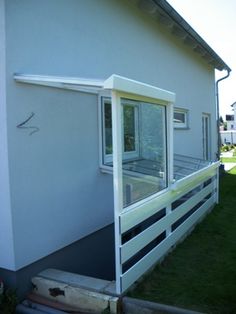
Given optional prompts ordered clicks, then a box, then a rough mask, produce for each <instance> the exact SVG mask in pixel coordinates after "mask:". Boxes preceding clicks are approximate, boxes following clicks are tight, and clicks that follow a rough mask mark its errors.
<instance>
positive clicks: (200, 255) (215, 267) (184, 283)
mask: <svg viewBox="0 0 236 314" xmlns="http://www.w3.org/2000/svg"><path fill="white" fill-rule="evenodd" d="M235 187H236V168H234V169H232V170H231V171H230V172H229V173H227V174H225V175H224V176H223V177H222V178H221V182H220V191H221V192H220V204H219V205H217V206H216V207H215V208H214V210H213V211H212V212H211V214H209V215H208V216H207V217H206V218H205V219H204V220H203V221H202V222H201V223H200V224H199V225H198V226H197V227H196V228H195V230H194V231H193V233H192V234H191V235H190V236H189V237H188V238H187V239H186V240H185V241H184V242H182V243H181V244H179V245H178V246H177V248H176V249H175V250H174V251H173V252H172V253H171V254H169V255H168V256H167V257H166V259H165V260H164V262H163V263H162V264H161V265H158V266H157V267H156V268H155V269H154V271H152V272H151V273H150V274H149V275H148V276H147V277H146V278H145V279H144V281H143V282H142V283H140V284H139V285H138V286H137V287H136V289H135V290H134V291H132V292H130V293H129V296H131V297H135V298H141V299H146V300H149V301H154V302H159V303H164V304H169V305H175V306H179V307H183V308H187V309H192V310H195V311H200V312H204V313H218V314H230V313H232V314H233V313H236V195H235Z"/></svg>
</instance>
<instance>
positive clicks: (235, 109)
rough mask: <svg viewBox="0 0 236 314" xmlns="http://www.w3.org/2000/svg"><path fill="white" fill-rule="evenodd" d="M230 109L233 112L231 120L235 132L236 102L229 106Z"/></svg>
mask: <svg viewBox="0 0 236 314" xmlns="http://www.w3.org/2000/svg"><path fill="white" fill-rule="evenodd" d="M231 107H232V110H233V111H234V114H233V117H234V119H233V121H234V122H233V125H234V128H233V129H234V130H236V101H235V102H234V103H233V104H232V105H231Z"/></svg>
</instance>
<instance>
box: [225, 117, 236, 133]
mask: <svg viewBox="0 0 236 314" xmlns="http://www.w3.org/2000/svg"><path fill="white" fill-rule="evenodd" d="M225 121H226V128H227V130H235V127H234V115H233V114H227V115H226V116H225Z"/></svg>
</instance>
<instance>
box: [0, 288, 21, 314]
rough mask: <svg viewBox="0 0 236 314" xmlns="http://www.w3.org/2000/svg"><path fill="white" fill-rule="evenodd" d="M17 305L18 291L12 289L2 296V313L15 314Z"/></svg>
mask: <svg viewBox="0 0 236 314" xmlns="http://www.w3.org/2000/svg"><path fill="white" fill-rule="evenodd" d="M17 303H18V300H17V296H16V291H15V290H12V289H6V290H5V291H4V293H3V294H1V295H0V313H4V314H14V313H15V309H16V305H17Z"/></svg>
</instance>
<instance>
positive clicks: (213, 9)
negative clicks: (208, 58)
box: [168, 0, 236, 120]
mask: <svg viewBox="0 0 236 314" xmlns="http://www.w3.org/2000/svg"><path fill="white" fill-rule="evenodd" d="M168 2H169V4H170V5H171V6H172V7H173V8H174V9H175V10H176V11H177V12H178V13H179V14H180V15H181V16H182V17H183V18H184V19H185V20H186V21H187V22H188V23H189V24H190V25H191V26H192V28H193V29H194V30H195V31H196V32H197V33H198V34H199V35H200V36H201V37H202V38H203V39H204V40H205V41H206V42H207V43H208V45H209V46H210V47H211V48H212V49H213V50H214V51H215V52H216V53H217V54H218V55H219V56H220V57H221V59H223V60H224V62H225V63H226V64H227V65H228V66H229V67H230V68H231V70H232V71H231V73H230V77H229V78H227V79H225V80H223V81H221V82H220V83H219V103H220V115H221V116H222V117H223V119H224V120H225V115H226V114H233V111H232V108H231V106H230V105H231V104H232V103H234V102H235V101H236V35H235V32H236V18H235V14H236V0H225V1H222V0H168ZM226 74H227V71H216V79H219V78H221V77H223V76H225V75H226Z"/></svg>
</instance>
